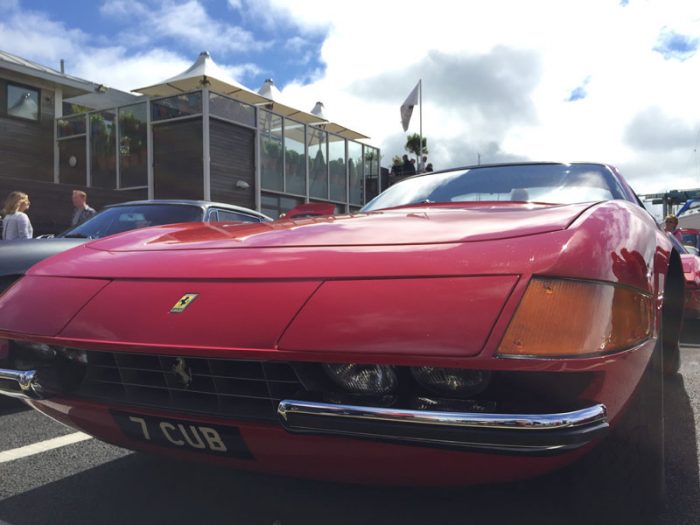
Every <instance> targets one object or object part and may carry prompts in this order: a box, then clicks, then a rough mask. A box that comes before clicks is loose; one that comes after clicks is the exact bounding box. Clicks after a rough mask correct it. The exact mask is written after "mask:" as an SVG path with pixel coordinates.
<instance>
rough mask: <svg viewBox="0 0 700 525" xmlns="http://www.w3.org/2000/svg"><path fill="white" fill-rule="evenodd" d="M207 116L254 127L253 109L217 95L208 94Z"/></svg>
mask: <svg viewBox="0 0 700 525" xmlns="http://www.w3.org/2000/svg"><path fill="white" fill-rule="evenodd" d="M209 114H210V115H214V116H217V117H221V118H225V119H226V120H232V121H234V122H240V123H241V124H245V125H246V126H251V127H253V126H255V108H254V107H253V106H249V105H248V104H243V103H242V102H238V101H237V100H233V99H232V98H229V97H225V96H223V95H219V94H217V93H210V94H209Z"/></svg>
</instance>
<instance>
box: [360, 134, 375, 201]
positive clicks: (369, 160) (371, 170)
mask: <svg viewBox="0 0 700 525" xmlns="http://www.w3.org/2000/svg"><path fill="white" fill-rule="evenodd" d="M378 194H379V150H378V149H376V148H371V147H369V146H365V191H364V195H363V199H362V204H364V203H365V202H366V201H368V200H371V199H373V198H374V197H376V196H377V195H378Z"/></svg>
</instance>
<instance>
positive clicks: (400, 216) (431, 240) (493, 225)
mask: <svg viewBox="0 0 700 525" xmlns="http://www.w3.org/2000/svg"><path fill="white" fill-rule="evenodd" d="M590 206H592V203H582V204H571V205H541V204H514V203H503V204H494V203H488V204H480V203H468V204H460V205H459V207H456V206H454V205H450V206H443V205H438V206H435V205H424V206H419V207H404V208H398V209H391V210H384V211H379V212H372V213H367V214H357V215H339V216H334V217H322V218H319V217H315V218H307V219H298V220H281V221H275V222H272V223H258V224H207V223H194V224H185V225H177V226H159V227H155V228H145V229H142V230H136V231H133V232H128V233H125V234H122V235H116V236H112V237H110V238H106V239H102V240H97V241H93V242H91V243H90V244H88V245H87V246H88V247H89V248H91V249H94V250H103V251H110V252H127V251H151V250H208V249H216V250H220V249H232V248H284V247H317V246H375V245H377V246H379V245H381V246H389V245H415V244H441V243H458V242H472V241H489V240H497V239H507V238H513V237H522V236H527V235H535V234H540V233H547V232H555V231H560V230H564V229H566V228H567V227H568V226H569V225H570V224H571V223H572V222H573V221H574V220H575V219H576V218H577V217H578V216H579V215H580V214H581V213H583V212H584V211H585V210H586V209H588V208H589V207H590Z"/></svg>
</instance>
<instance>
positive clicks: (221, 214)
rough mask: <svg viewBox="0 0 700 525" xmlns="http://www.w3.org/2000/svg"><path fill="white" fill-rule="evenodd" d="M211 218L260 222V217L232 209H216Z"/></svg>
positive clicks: (223, 220)
mask: <svg viewBox="0 0 700 525" xmlns="http://www.w3.org/2000/svg"><path fill="white" fill-rule="evenodd" d="M209 220H210V221H216V222H260V217H255V216H253V215H247V214H245V213H238V212H235V211H230V210H215V212H214V214H212V215H211V216H210V217H209Z"/></svg>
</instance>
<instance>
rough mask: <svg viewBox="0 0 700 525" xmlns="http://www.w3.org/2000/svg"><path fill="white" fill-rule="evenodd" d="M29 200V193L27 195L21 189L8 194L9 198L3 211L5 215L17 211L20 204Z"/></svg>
mask: <svg viewBox="0 0 700 525" xmlns="http://www.w3.org/2000/svg"><path fill="white" fill-rule="evenodd" d="M27 200H29V195H27V194H26V193H23V192H21V191H13V192H12V193H10V194H9V195H8V196H7V199H5V207H4V208H3V209H2V212H3V213H4V214H5V215H9V214H11V213H17V211H18V210H19V206H20V204H22V202H23V201H27Z"/></svg>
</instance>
